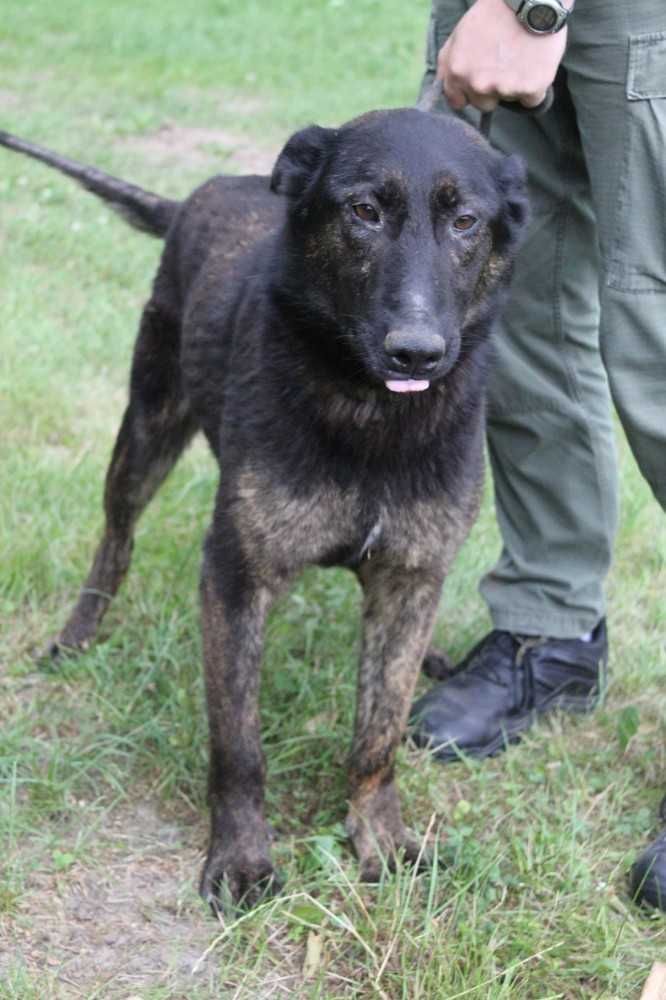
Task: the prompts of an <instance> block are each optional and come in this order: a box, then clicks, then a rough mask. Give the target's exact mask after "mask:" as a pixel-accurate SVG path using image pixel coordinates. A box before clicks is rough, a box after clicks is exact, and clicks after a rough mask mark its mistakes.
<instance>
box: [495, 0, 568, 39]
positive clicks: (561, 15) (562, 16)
mask: <svg viewBox="0 0 666 1000" xmlns="http://www.w3.org/2000/svg"><path fill="white" fill-rule="evenodd" d="M504 2H505V3H506V4H507V5H508V6H509V7H510V8H511V10H512V11H513V12H514V14H515V15H516V17H517V18H518V20H519V21H520V23H521V24H522V26H523V27H524V28H526V29H527V30H528V31H531V32H532V33H533V34H534V35H554V34H555V32H556V31H561V30H562V28H563V27H564V25H565V24H566V23H567V18H568V16H569V14H570V13H571V11H572V10H573V4H572V5H571V7H570V8H569V9H568V10H567V8H566V7H564V6H563V5H562V4H561V3H560V0H504Z"/></svg>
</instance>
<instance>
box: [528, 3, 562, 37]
mask: <svg viewBox="0 0 666 1000" xmlns="http://www.w3.org/2000/svg"><path fill="white" fill-rule="evenodd" d="M526 20H527V23H528V24H529V26H530V28H531V29H532V31H543V32H550V31H553V29H554V28H555V27H556V26H557V21H558V17H557V11H555V10H554V9H553V8H552V7H549V6H548V5H547V4H545V3H543V4H541V3H539V4H535V6H534V7H532V9H531V10H529V11H528V12H527V17H526Z"/></svg>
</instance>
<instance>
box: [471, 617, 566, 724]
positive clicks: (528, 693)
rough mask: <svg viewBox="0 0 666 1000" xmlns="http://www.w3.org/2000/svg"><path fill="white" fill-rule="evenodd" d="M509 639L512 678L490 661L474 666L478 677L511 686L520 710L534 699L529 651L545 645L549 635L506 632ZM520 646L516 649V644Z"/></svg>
mask: <svg viewBox="0 0 666 1000" xmlns="http://www.w3.org/2000/svg"><path fill="white" fill-rule="evenodd" d="M506 636H507V639H506V640H505V643H504V644H505V646H506V643H507V642H510V643H511V652H512V656H513V665H512V666H513V669H512V670H511V680H510V681H507V680H506V671H500V669H499V668H498V667H496V666H494V664H493V663H492V662H491V661H490V660H482V661H481V663H479V664H478V666H477V667H475V668H474V673H475V674H476V676H477V677H483V678H484V679H485V680H488V681H490V683H491V684H496V685H497V686H498V687H503V688H507V687H509V686H510V687H511V695H512V702H513V704H514V705H515V706H516V708H517V709H518V710H520V711H522V710H523V709H525V708H527V707H529V706H530V705H531V704H532V703H533V701H534V687H535V685H534V672H533V670H532V664H531V662H530V657H529V655H528V654H529V653H530V652H531V650H533V649H536V648H537V647H538V646H543V645H544V643H546V642H548V638H547V636H543V635H537V636H535V635H515V634H514V633H512V632H507V633H506ZM516 644H517V646H518V648H517V649H516V650H515V651H514V649H513V647H514V645H516ZM507 651H508V650H507ZM520 667H522V674H523V678H524V681H523V684H522V697H520V690H519V688H520V681H519V673H520V671H519V669H518V668H520Z"/></svg>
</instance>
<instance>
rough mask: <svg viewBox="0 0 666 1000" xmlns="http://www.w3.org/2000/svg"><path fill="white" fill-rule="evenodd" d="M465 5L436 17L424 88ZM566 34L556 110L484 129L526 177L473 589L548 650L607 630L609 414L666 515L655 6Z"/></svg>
mask: <svg viewBox="0 0 666 1000" xmlns="http://www.w3.org/2000/svg"><path fill="white" fill-rule="evenodd" d="M470 6H471V0H434V3H433V12H432V16H431V21H430V28H429V36H428V50H427V71H426V76H425V79H424V85H425V84H426V83H428V82H429V81H431V80H432V79H433V78H434V73H435V67H436V58H437V52H438V51H439V48H440V47H441V45H442V44H443V43H444V41H445V40H446V38H447V36H448V35H449V34H450V32H451V31H452V29H453V27H454V26H455V24H456V22H457V21H458V20H459V19H460V17H461V16H462V15H463V14H464V13H465V11H466V10H467V9H468V8H469V7H470ZM569 25H570V27H569V40H568V46H567V52H566V55H565V57H564V61H563V64H562V67H561V69H560V72H559V74H558V79H557V82H556V98H555V103H554V106H553V108H552V110H551V111H549V112H548V113H547V114H546V115H544V116H543V117H542V118H538V119H535V118H529V117H521V116H518V115H515V114H512V113H511V112H508V111H504V110H502V109H500V110H498V111H497V112H496V114H495V115H494V118H493V124H492V142H493V144H494V145H496V146H498V147H499V148H501V149H503V150H505V151H507V152H518V153H520V154H522V156H523V157H524V158H525V160H526V161H527V165H528V169H529V177H530V194H531V202H532V210H533V221H532V224H531V229H530V232H529V235H528V238H527V241H526V245H525V246H524V248H523V250H522V252H521V255H520V258H519V261H518V266H517V268H516V275H515V280H514V284H513V288H512V296H511V301H510V304H509V307H508V309H507V310H506V312H505V315H504V319H503V323H502V327H501V328H500V330H499V331H498V335H497V338H496V342H497V364H496V368H495V370H494V374H493V376H492V379H491V385H490V393H489V413H488V445H489V453H490V460H491V465H492V471H493V479H494V484H495V498H496V507H497V518H498V522H499V525H500V529H501V533H502V538H503V543H504V544H503V550H502V553H501V556H500V559H499V562H498V563H497V565H496V566H495V568H494V569H493V570H492V571H491V572H490V573H488V575H487V576H486V577H485V578H484V580H483V581H482V584H481V591H482V594H483V596H484V598H485V600H486V601H487V603H488V605H489V608H490V612H491V616H492V619H493V622H494V624H495V627H496V628H501V629H509V630H511V631H514V632H521V633H526V634H542V635H550V636H553V637H556V638H566V637H569V636H576V635H580V634H582V633H584V632H586V631H588V630H590V629H592V628H593V627H594V626H595V625H596V623H597V622H598V621H599V619H600V618H601V617H602V616H603V614H604V579H605V576H606V573H607V571H608V567H609V564H610V559H611V552H612V546H613V537H614V532H615V527H616V520H617V483H616V477H617V471H616V454H615V444H614V434H613V424H612V420H611V405H610V403H611V398H612V401H613V403H614V404H615V407H616V409H617V412H618V414H619V416H620V419H621V421H622V424H623V426H624V428H625V431H626V433H627V437H628V439H629V442H630V445H631V448H632V450H633V453H634V455H635V457H636V460H637V462H638V464H639V466H640V469H641V471H642V473H643V475H644V477H645V478H646V479H647V481H648V482H649V484H650V486H651V487H652V490H653V492H654V494H655V496H656V497H657V499H658V500H659V502H660V503H661V505H662V507H666V0H578V2H577V3H576V7H575V10H574V12H573V14H572V16H571V18H570V22H569ZM474 114H475V113H474V112H473V111H472V112H470V114H469V117H470V118H471V119H474ZM477 120H478V117H477Z"/></svg>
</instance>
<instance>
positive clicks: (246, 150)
mask: <svg viewBox="0 0 666 1000" xmlns="http://www.w3.org/2000/svg"><path fill="white" fill-rule="evenodd" d="M122 145H123V147H124V148H125V149H131V150H133V151H135V152H138V153H140V154H141V155H142V156H145V157H146V158H147V159H148V160H150V161H151V162H153V163H157V164H159V165H164V166H173V165H175V164H181V165H186V166H188V167H193V168H197V169H202V170H203V169H206V170H211V169H213V170H217V171H224V172H228V173H243V174H268V173H270V172H271V170H272V168H273V164H274V162H275V157H276V155H277V149H276V148H275V147H273V146H270V147H269V146H264V145H262V144H260V143H257V142H254V141H252V140H251V139H249V138H248V137H247V136H242V135H238V134H236V133H234V132H230V131H227V130H225V129H219V128H203V127H201V128H200V127H195V126H184V125H173V124H169V123H167V124H164V125H162V126H160V128H159V129H157V131H155V132H148V133H146V134H145V135H137V136H130V137H129V138H127V139H124V140H123V141H122Z"/></svg>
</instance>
